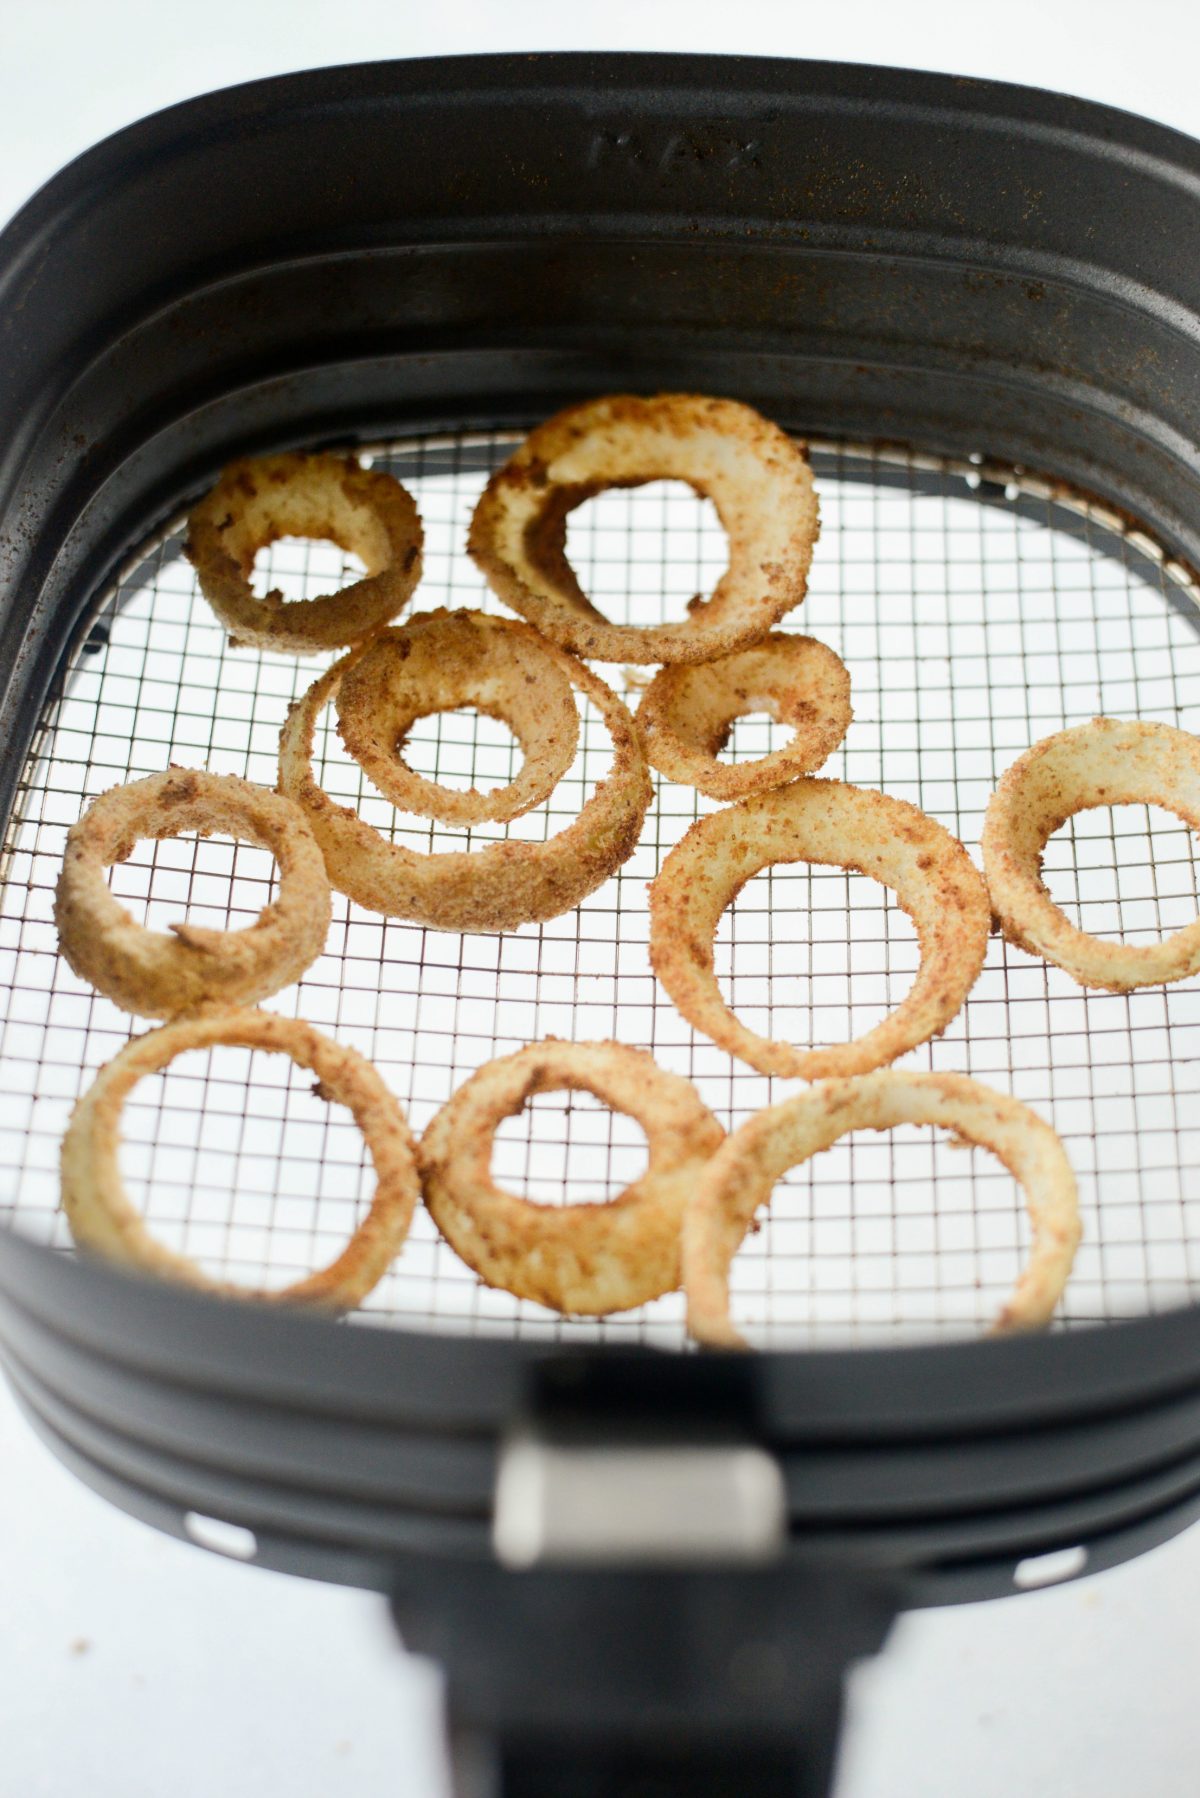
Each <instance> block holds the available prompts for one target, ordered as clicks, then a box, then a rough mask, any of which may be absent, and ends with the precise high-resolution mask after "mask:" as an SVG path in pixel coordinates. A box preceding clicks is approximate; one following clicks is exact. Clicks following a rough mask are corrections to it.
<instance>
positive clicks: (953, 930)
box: [650, 778, 991, 1080]
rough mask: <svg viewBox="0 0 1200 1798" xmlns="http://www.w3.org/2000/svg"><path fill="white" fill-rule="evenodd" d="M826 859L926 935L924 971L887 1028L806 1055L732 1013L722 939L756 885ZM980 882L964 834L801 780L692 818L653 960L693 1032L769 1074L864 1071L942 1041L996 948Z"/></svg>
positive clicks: (886, 801)
mask: <svg viewBox="0 0 1200 1798" xmlns="http://www.w3.org/2000/svg"><path fill="white" fill-rule="evenodd" d="M800 861H804V862H823V863H826V864H828V865H831V866H833V867H840V868H848V869H852V870H853V871H854V872H856V873H859V874H869V875H870V876H871V878H872V879H873V880H878V881H880V882H882V884H883V885H884V886H887V887H890V888H891V889H892V891H893V892H894V893H895V895H896V897H897V899H898V900H899V901H900V904H901V905H902V906H903V907H904V909H905V911H906V912H908V914H909V916H910V917H911V918H912V921H913V923H914V924H915V925H916V927H917V937H918V940H919V942H920V946H921V965H920V967H919V969H918V970H917V976H916V979H915V980H914V982H913V985H912V988H911V990H910V992H909V993H908V994H907V996H906V997H905V998H904V999H903V1000H902V1002H901V1003H900V1004H899V1005H898V1006H897V1007H896V1009H895V1010H894V1011H892V1012H889V1013H888V1015H887V1017H886V1018H884V1020H883V1022H882V1023H881V1024H877V1025H876V1026H875V1028H874V1029H873V1030H869V1031H868V1032H867V1034H866V1035H865V1036H860V1037H858V1038H856V1039H855V1041H853V1042H849V1043H840V1044H838V1045H837V1046H836V1047H834V1048H828V1049H797V1048H794V1047H793V1046H792V1045H791V1044H790V1043H783V1042H777V1041H774V1040H772V1039H771V1038H769V1037H763V1036H758V1035H756V1034H755V1032H754V1031H752V1030H748V1029H747V1028H746V1026H745V1025H744V1024H742V1023H740V1022H739V1020H738V1019H737V1018H736V1017H735V1016H734V1014H733V1012H732V1011H731V1010H730V1008H729V1006H728V1005H726V1003H725V1000H724V999H723V998H722V996H721V992H720V989H719V987H718V986H717V981H716V976H715V974H714V972H713V937H714V935H715V933H716V928H717V922H718V920H719V918H720V916H721V913H722V912H723V911H724V910H725V908H726V906H728V905H730V904H731V903H732V902H733V900H734V899H735V898H736V897H737V895H738V893H739V892H740V891H741V889H742V888H743V886H745V884H746V882H747V881H748V880H749V879H751V877H752V876H753V875H755V874H757V873H758V872H759V870H760V869H761V868H767V867H771V866H774V865H777V864H779V863H782V862H800ZM990 922H991V912H990V908H989V905H988V898H987V891H986V889H985V887H984V884H983V880H982V879H981V877H980V875H979V874H978V872H977V871H976V869H975V866H974V864H973V863H972V861H971V858H970V857H969V856H968V854H967V852H966V850H965V849H964V848H963V846H962V844H961V843H960V842H959V841H958V839H957V838H956V837H952V836H951V835H950V832H949V831H948V830H945V829H943V827H942V825H940V824H938V823H937V822H936V821H935V820H934V819H933V818H927V817H926V816H925V814H924V812H919V811H918V810H917V808H916V806H913V805H909V804H907V803H906V801H904V800H902V799H892V798H889V797H888V795H887V794H886V793H875V792H870V791H868V790H867V789H865V788H862V787H851V786H847V785H846V784H845V783H844V782H842V781H838V780H812V779H807V778H806V779H803V780H797V781H794V782H793V783H792V784H791V785H790V786H786V787H779V788H777V789H776V790H775V791H774V792H773V793H760V794H758V795H757V796H756V797H755V798H753V799H744V800H742V802H741V803H740V804H739V805H732V806H729V807H727V808H726V810H724V811H720V812H713V813H712V814H711V815H710V816H709V817H707V818H701V819H700V821H699V823H697V824H693V825H692V828H691V829H690V830H689V831H688V833H687V835H686V836H685V837H684V838H683V840H682V842H680V843H677V844H676V846H675V848H674V849H672V851H671V853H670V854H669V855H668V856H667V858H666V860H665V861H664V863H663V865H662V867H661V869H660V870H659V873H658V878H657V879H656V880H655V881H654V882H653V883H652V885H651V887H650V961H651V965H652V966H653V968H654V972H655V973H656V974H657V976H658V978H659V980H660V981H661V982H662V984H663V986H664V987H665V988H666V990H667V992H668V993H669V994H670V996H671V998H672V999H673V1000H674V1001H675V1004H676V1005H677V1006H678V1007H679V1010H680V1011H681V1012H682V1013H683V1015H684V1017H685V1018H686V1019H687V1021H688V1023H689V1024H692V1025H694V1027H695V1028H696V1029H697V1030H702V1031H703V1032H704V1034H705V1035H706V1036H709V1037H711V1038H712V1040H713V1041H714V1042H715V1043H719V1044H720V1046H721V1048H723V1049H726V1050H728V1052H729V1054H731V1055H737V1056H739V1057H740V1058H741V1059H742V1060H743V1061H748V1062H749V1063H750V1066H751V1067H754V1068H757V1069H758V1070H759V1072H760V1073H763V1074H783V1075H789V1076H791V1075H795V1076H799V1077H800V1078H802V1079H805V1080H817V1079H821V1078H824V1077H825V1076H826V1075H831V1074H865V1073H867V1072H868V1071H869V1070H870V1069H871V1068H878V1067H882V1066H884V1065H885V1063H887V1062H889V1061H894V1060H895V1059H896V1057H897V1055H902V1054H904V1052H905V1051H906V1050H908V1049H912V1048H915V1047H916V1045H917V1044H918V1043H923V1042H927V1041H928V1040H929V1038H930V1037H933V1036H940V1034H941V1033H942V1031H943V1030H944V1029H945V1028H946V1026H947V1024H949V1022H950V1021H951V1019H952V1018H953V1017H954V1016H955V1014H956V1013H957V1012H958V1010H959V1008H960V1007H961V1005H962V1003H963V1000H964V999H965V998H966V996H967V994H968V993H969V992H970V990H971V987H972V986H973V985H974V983H975V980H976V978H977V976H978V974H979V970H980V969H981V968H982V966H983V959H984V956H985V954H986V953H987V941H988V929H989V925H990Z"/></svg>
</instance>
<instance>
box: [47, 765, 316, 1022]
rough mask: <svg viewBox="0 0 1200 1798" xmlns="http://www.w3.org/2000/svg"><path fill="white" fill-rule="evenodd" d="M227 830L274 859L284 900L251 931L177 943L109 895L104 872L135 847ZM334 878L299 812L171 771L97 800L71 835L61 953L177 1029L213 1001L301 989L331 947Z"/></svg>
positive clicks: (187, 929)
mask: <svg viewBox="0 0 1200 1798" xmlns="http://www.w3.org/2000/svg"><path fill="white" fill-rule="evenodd" d="M189 830H194V831H197V832H198V833H199V834H200V835H201V836H211V835H212V833H213V832H214V831H224V832H226V833H227V834H228V835H229V836H232V837H236V838H237V839H238V840H239V841H240V842H246V843H257V844H258V846H259V847H260V848H261V849H268V850H270V852H271V854H272V855H273V856H274V857H275V859H276V861H277V862H278V864H279V893H278V897H277V898H275V899H274V900H272V902H271V904H270V905H268V906H266V907H265V908H264V910H263V911H262V912H261V913H260V914H259V917H258V919H257V921H256V922H255V923H254V924H251V925H250V926H249V927H248V928H246V929H244V930H207V929H203V928H201V927H200V926H199V925H195V924H187V923H182V924H172V925H171V931H172V932H173V933H174V934H173V937H172V936H168V935H166V934H165V933H164V932H162V931H157V930H147V929H146V928H145V927H144V926H142V925H140V924H136V923H135V922H134V920H133V919H132V918H131V917H130V915H129V913H128V912H127V911H126V910H125V908H124V906H123V905H122V904H121V903H120V901H119V900H118V899H116V898H115V897H114V895H113V894H112V893H111V892H110V890H109V887H108V883H107V881H106V880H105V878H104V870H105V868H107V867H109V866H111V864H112V863H113V862H119V861H124V860H125V859H126V857H127V856H128V855H129V854H130V852H131V851H132V849H133V845H134V843H135V842H136V841H137V840H138V838H161V837H173V836H178V835H180V834H182V833H183V832H184V831H189ZM330 916H331V906H330V893H329V877H328V875H327V874H326V872H325V864H324V862H323V860H322V857H321V851H320V849H319V847H318V845H317V842H316V839H315V838H314V835H313V833H312V831H311V830H310V829H309V827H308V824H307V822H306V821H305V818H304V814H303V812H302V811H301V810H300V809H299V807H298V806H295V805H293V804H292V802H291V800H290V799H284V798H282V797H281V796H280V795H279V794H278V793H271V792H268V791H267V790H266V789H265V788H263V787H256V786H254V785H252V784H251V782H250V781H248V780H240V779H239V778H238V777H237V776H236V775H234V774H204V773H202V772H200V771H199V770H198V769H191V768H169V769H168V770H167V771H166V773H165V774H151V775H149V776H148V777H147V778H146V779H145V780H135V781H131V782H130V784H129V785H128V786H123V787H113V788H111V789H110V790H109V791H108V792H107V793H102V794H101V795H100V797H99V798H98V799H94V800H93V801H92V803H91V805H90V806H89V807H88V809H87V811H86V812H84V814H83V816H82V817H81V818H80V819H79V821H78V823H77V824H74V825H72V827H71V829H70V831H69V832H68V834H67V848H66V854H65V855H64V857H63V865H62V871H61V873H60V874H59V877H58V888H57V891H56V893H55V899H54V921H55V923H56V924H57V926H58V935H59V947H60V948H61V950H62V953H63V954H64V955H65V956H66V958H67V961H68V962H69V963H70V965H71V967H72V968H73V969H74V970H75V972H76V974H78V975H79V976H80V978H81V979H83V980H90V981H91V983H92V985H93V986H95V987H98V988H99V989H100V991H101V992H102V993H105V994H106V995H107V996H108V998H110V999H112V1000H114V1001H115V1003H116V1004H118V1005H120V1006H121V1007H122V1008H123V1009H124V1010H125V1011H132V1012H139V1013H141V1015H142V1016H144V1017H151V1018H171V1017H177V1016H179V1015H180V1014H181V1013H185V1012H190V1011H193V1010H195V1009H196V1008H197V1007H198V1006H201V1005H207V1004H209V1003H212V1002H214V1001H215V1002H217V1003H219V1004H222V1005H242V1004H253V1003H254V1001H255V1000H257V999H265V998H266V997H267V995H268V994H269V993H277V992H279V990H280V988H281V987H285V986H288V985H290V984H291V982H292V981H293V980H298V979H299V978H300V976H301V974H302V973H303V972H304V970H305V968H307V967H308V966H309V964H310V963H311V962H313V961H315V960H316V958H317V956H318V955H319V954H320V953H321V950H322V949H323V948H324V946H325V937H326V933H327V932H328V930H329V920H330Z"/></svg>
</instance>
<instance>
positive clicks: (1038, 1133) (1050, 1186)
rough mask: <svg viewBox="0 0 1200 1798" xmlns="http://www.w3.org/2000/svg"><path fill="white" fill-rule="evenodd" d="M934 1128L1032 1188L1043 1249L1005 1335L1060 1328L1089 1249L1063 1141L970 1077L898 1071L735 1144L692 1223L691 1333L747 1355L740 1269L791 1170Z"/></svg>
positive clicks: (833, 1085) (1024, 1279)
mask: <svg viewBox="0 0 1200 1798" xmlns="http://www.w3.org/2000/svg"><path fill="white" fill-rule="evenodd" d="M897 1124H933V1125H938V1126H940V1127H941V1128H942V1129H945V1130H952V1131H953V1132H954V1134H955V1136H956V1137H958V1138H959V1139H960V1140H962V1141H964V1142H969V1143H977V1144H979V1146H980V1147H982V1148H985V1149H990V1150H991V1151H992V1153H993V1154H994V1155H996V1156H998V1157H999V1159H1000V1160H1001V1161H1002V1162H1003V1163H1004V1165H1005V1167H1006V1168H1007V1169H1008V1170H1009V1172H1010V1173H1011V1174H1012V1176H1013V1178H1014V1179H1015V1180H1017V1181H1018V1182H1019V1184H1020V1185H1021V1187H1022V1188H1023V1189H1024V1193H1025V1202H1026V1206H1027V1207H1028V1211H1029V1219H1030V1223H1031V1224H1032V1226H1033V1243H1032V1247H1031V1250H1030V1255H1029V1259H1028V1261H1027V1262H1026V1264H1025V1268H1024V1271H1023V1272H1022V1274H1021V1276H1020V1279H1019V1280H1018V1281H1017V1284H1016V1286H1015V1287H1014V1289H1013V1292H1012V1295H1011V1297H1010V1298H1009V1300H1008V1302H1007V1304H1006V1305H1005V1306H1004V1308H1003V1310H1002V1311H1001V1312H1000V1315H999V1317H998V1318H997V1320H996V1322H995V1324H994V1325H993V1326H992V1329H993V1333H1000V1332H1006V1331H1010V1330H1031V1329H1036V1328H1038V1327H1039V1326H1040V1325H1042V1324H1045V1323H1048V1322H1049V1319H1050V1315H1051V1313H1052V1312H1053V1310H1054V1307H1055V1305H1056V1304H1057V1303H1058V1301H1059V1299H1060V1297H1061V1296H1062V1290H1063V1287H1064V1286H1065V1284H1066V1281H1067V1275H1068V1274H1069V1273H1070V1271H1071V1263H1072V1260H1073V1259H1074V1255H1075V1249H1076V1246H1077V1244H1078V1242H1079V1235H1080V1225H1079V1205H1078V1198H1077V1194H1076V1188H1075V1176H1074V1174H1073V1173H1072V1171H1071V1164H1070V1162H1069V1161H1068V1160H1067V1157H1066V1152H1065V1151H1064V1149H1063V1146H1062V1143H1061V1142H1060V1141H1059V1139H1058V1136H1057V1135H1056V1134H1055V1132H1054V1131H1053V1130H1052V1129H1051V1128H1050V1125H1049V1124H1047V1123H1045V1122H1044V1121H1043V1119H1041V1118H1040V1117H1038V1115H1037V1113H1036V1112H1034V1111H1031V1110H1030V1109H1029V1107H1028V1106H1027V1105H1022V1104H1020V1103H1019V1101H1018V1100H1016V1099H1013V1098H1010V1097H1009V1096H1008V1094H1007V1093H997V1092H993V1091H992V1090H991V1089H990V1088H989V1087H986V1086H981V1085H980V1084H979V1083H978V1081H975V1080H969V1079H967V1077H966V1076H965V1075H964V1074H908V1073H901V1072H899V1071H898V1070H897V1069H894V1068H886V1069H884V1070H883V1071H882V1072H879V1073H874V1074H865V1075H862V1076H860V1077H859V1078H857V1079H850V1080H829V1081H823V1082H822V1083H821V1084H820V1085H818V1086H814V1087H812V1088H811V1089H810V1090H809V1091H808V1092H804V1093H801V1094H800V1095H799V1097H797V1098H794V1099H785V1100H784V1101H783V1103H782V1104H780V1105H772V1106H769V1107H768V1108H767V1109H766V1110H765V1111H760V1112H758V1113H756V1115H755V1116H754V1117H752V1118H750V1119H749V1121H748V1122H747V1123H745V1124H743V1125H742V1126H741V1128H740V1129H739V1130H735V1131H734V1132H733V1134H732V1135H730V1136H728V1137H726V1139H725V1142H724V1144H723V1145H722V1147H721V1148H720V1149H719V1150H718V1152H717V1153H716V1155H714V1156H713V1158H712V1160H711V1161H710V1162H709V1163H708V1166H707V1167H706V1168H705V1169H704V1172H703V1173H702V1174H701V1176H700V1180H699V1183H698V1185H697V1187H696V1191H695V1193H694V1194H693V1197H692V1200H691V1203H690V1204H689V1206H688V1208H687V1211H686V1212H685V1214H684V1220H683V1284H684V1291H685V1292H686V1294H687V1301H688V1329H689V1330H690V1331H691V1333H692V1335H693V1336H695V1337H696V1338H697V1340H698V1341H700V1342H705V1343H709V1344H711V1345H712V1346H713V1347H719V1348H744V1347H745V1346H746V1344H745V1340H744V1338H743V1337H742V1336H741V1335H740V1334H739V1332H738V1331H737V1330H736V1329H735V1327H734V1325H733V1323H732V1321H731V1319H730V1315H729V1268H730V1264H731V1262H732V1261H733V1257H734V1255H735V1254H736V1253H737V1249H738V1245H739V1243H740V1242H741V1241H742V1238H743V1237H744V1236H745V1234H746V1231H747V1230H748V1229H749V1227H750V1225H751V1223H752V1221H753V1219H754V1214H755V1212H756V1210H757V1209H758V1207H759V1206H760V1205H761V1204H764V1203H765V1202H766V1201H767V1200H768V1199H769V1198H770V1196H771V1191H772V1189H773V1187H774V1185H775V1182H776V1181H777V1180H778V1179H779V1178H780V1177H781V1176H782V1175H783V1174H785V1173H786V1172H787V1171H788V1169H789V1168H792V1167H796V1166H798V1165H799V1164H800V1163H801V1162H803V1161H807V1160H808V1159H809V1157H810V1156H811V1155H816V1154H818V1153H819V1151H820V1150H822V1149H827V1148H829V1147H830V1145H831V1144H833V1143H835V1142H837V1141H838V1139H839V1138H840V1137H843V1136H847V1135H849V1133H850V1132H851V1131H852V1130H890V1129H892V1128H894V1127H895V1126H896V1125H897Z"/></svg>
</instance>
